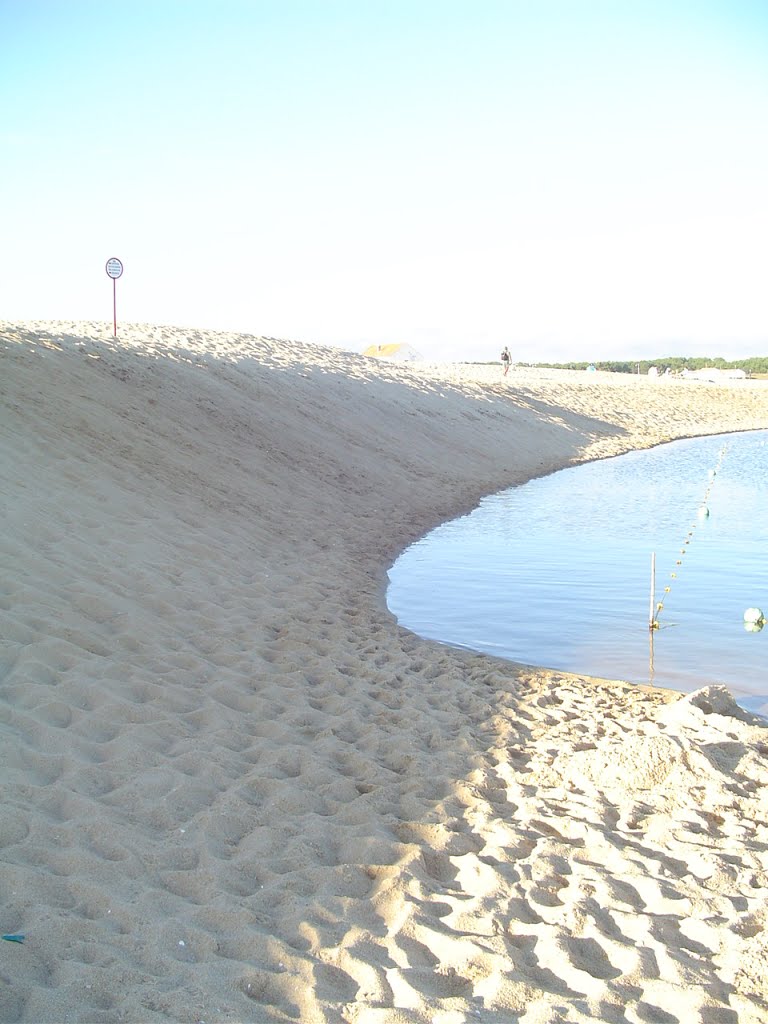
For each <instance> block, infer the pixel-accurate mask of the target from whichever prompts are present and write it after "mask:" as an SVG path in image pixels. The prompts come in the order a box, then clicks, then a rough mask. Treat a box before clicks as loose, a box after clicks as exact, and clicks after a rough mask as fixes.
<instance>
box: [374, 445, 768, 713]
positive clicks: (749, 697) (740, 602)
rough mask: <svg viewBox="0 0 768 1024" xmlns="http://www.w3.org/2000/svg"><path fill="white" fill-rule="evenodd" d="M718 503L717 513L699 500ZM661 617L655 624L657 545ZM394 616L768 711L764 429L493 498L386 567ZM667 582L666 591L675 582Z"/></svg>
mask: <svg viewBox="0 0 768 1024" xmlns="http://www.w3.org/2000/svg"><path fill="white" fill-rule="evenodd" d="M704 505H706V509H707V511H708V513H709V514H708V515H706V514H705V513H704V511H703V506H704ZM653 552H655V560H656V587H655V599H654V607H655V606H656V605H657V604H658V603H661V604H662V605H663V607H662V608H661V609H660V610H658V609H657V614H658V624H659V628H658V629H655V630H653V631H651V630H649V628H648V621H649V615H650V606H651V555H652V553H653ZM389 577H390V586H389V588H388V592H387V603H388V606H389V609H390V611H391V612H392V613H393V614H394V615H395V616H396V617H397V620H398V622H399V623H400V624H401V625H402V626H404V627H406V628H407V629H410V630H412V631H413V632H414V633H417V634H419V635H420V636H424V637H427V638H430V639H433V640H438V641H441V642H443V643H447V644H451V645H454V646H459V647H467V648H471V649H473V650H477V651H482V652H485V653H488V654H493V655H497V656H499V657H502V658H508V659H510V660H513V661H517V662H523V663H525V664H535V665H542V666H546V667H549V668H555V669H562V670H564V671H568V672H575V673H582V674H587V675H592V676H600V677H603V678H610V679H623V680H627V681H630V682H637V683H649V682H651V683H654V684H655V685H657V686H664V687H668V688H671V689H676V690H681V691H684V692H690V691H692V690H695V689H698V688H699V687H700V686H703V685H707V684H709V683H724V684H725V685H726V686H728V688H729V689H730V690H731V692H732V693H733V694H734V696H735V697H736V698H737V700H738V701H739V703H740V704H742V706H744V707H747V708H749V709H750V710H753V711H760V712H761V713H763V714H766V713H768V672H767V671H766V669H767V667H768V626H766V628H765V629H764V630H763V631H762V632H748V631H747V630H746V629H745V625H744V611H745V610H746V609H747V608H749V607H755V606H756V607H759V608H762V610H763V611H764V612H765V613H766V615H768V431H757V432H754V433H747V434H730V435H725V436H718V437H708V438H698V439H694V440H685V441H675V442H671V443H670V444H666V445H662V446H660V447H658V448H654V449H651V450H650V451H645V452H631V453H629V454H627V455H622V456H620V457H617V458H614V459H608V460H603V461H599V462H593V463H589V464H586V465H583V466H576V467H572V468H569V469H565V470H561V471H560V472H558V473H554V474H552V475H551V476H547V477H542V478H540V479H538V480H532V481H530V482H529V483H527V484H525V485H523V486H521V487H515V488H512V489H510V490H507V491H504V492H502V493H500V494H496V495H493V496H491V497H488V498H486V499H484V500H483V501H482V502H481V504H480V506H479V507H478V508H477V509H476V510H475V511H474V512H472V513H471V514H470V515H468V516H463V517H462V518H461V519H457V520H454V521H452V522H449V523H445V524H444V525H443V526H441V527H439V528H438V529H436V530H434V531H433V532H432V533H430V534H429V535H428V536H426V537H425V538H423V539H422V540H421V541H419V542H418V543H416V544H414V545H413V546H412V547H410V548H408V550H406V551H405V552H404V553H403V554H402V555H401V556H400V558H399V559H398V560H397V562H396V563H395V564H394V565H393V566H392V568H391V569H390V572H389ZM666 588H669V589H668V590H667V589H666Z"/></svg>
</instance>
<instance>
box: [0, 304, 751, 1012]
mask: <svg viewBox="0 0 768 1024" xmlns="http://www.w3.org/2000/svg"><path fill="white" fill-rule="evenodd" d="M0 360H1V361H2V367H1V371H0V392H1V397H2V415H1V416H0V479H1V480H2V490H1V491H0V501H2V509H3V532H2V538H1V540H0V545H1V550H2V567H3V568H2V574H1V575H0V607H1V608H2V630H1V631H0V640H1V643H0V680H1V681H2V688H1V692H0V712H1V715H2V718H1V720H2V739H3V742H2V751H3V776H2V782H3V805H2V814H1V815H0V848H1V850H2V860H3V887H2V909H1V910H0V925H1V926H2V928H1V930H2V933H3V934H4V935H6V936H7V935H16V936H24V941H23V942H20V941H8V940H6V941H2V942H0V956H1V957H2V960H1V961H0V972H1V976H2V985H1V986H0V1020H2V1021H3V1022H39V1024H63V1022H73V1024H86V1022H87V1024H91V1022H104V1024H112V1022H115V1024H117V1022H128V1024H142V1022H160V1021H174V1022H184V1024H202V1022H205V1024H216V1022H254V1024H262V1022H269V1024H271V1022H284V1021H291V1022H302V1024H314V1022H318V1024H321V1022H322V1024H332V1022H333V1024H335V1022H344V1024H406V1022H407V1024H463V1022H473V1021H481V1022H489V1024H579V1022H586V1021H603V1022H609V1024H614V1022H615V1024H624V1022H628V1024H645V1022H662V1024H673V1022H679V1024H760V1022H762V1024H765V1022H766V1021H768V903H767V902H766V896H768V824H766V822H768V796H767V795H766V788H765V783H766V781H768V729H766V723H765V721H764V720H763V719H760V718H757V717H753V716H750V715H748V714H747V713H746V712H744V711H741V710H740V709H739V708H738V707H737V705H736V704H735V702H734V701H733V700H732V698H731V697H730V695H729V693H728V692H727V691H725V690H724V689H723V688H722V687H719V686H718V680H717V679H708V678H703V679H702V680H701V690H699V691H697V692H696V693H695V694H692V695H689V696H684V695H681V694H677V693H673V692H671V691H665V690H659V689H651V688H647V687H639V686H631V685H628V684H626V683H624V682H622V681H620V680H613V681H612V680H595V679H590V678H587V677H580V676H573V675H567V674H564V673H562V672H555V671H550V670H547V669H546V668H537V667H532V666H518V665H513V664H511V663H508V662H503V661H500V660H495V659H493V658H489V657H485V656H481V655H476V654H472V653H469V652H465V651H460V650H455V649H451V648H448V647H443V646H439V645H437V644H433V643H430V642H428V641H425V640H422V639H420V638H418V637H416V636H414V635H412V634H410V633H408V632H407V631H405V630H403V629H401V628H399V627H398V625H397V624H396V622H395V621H394V619H393V617H392V616H391V615H390V614H389V612H388V611H387V607H386V603H385V588H386V580H387V576H386V573H387V569H388V567H389V566H390V565H391V563H392V562H393V561H394V559H395V558H396V557H397V555H398V554H399V553H400V552H401V551H402V550H403V549H404V548H405V547H406V546H407V545H408V544H409V543H411V542H413V541H414V540H416V539H417V538H418V537H420V536H422V535H423V534H424V533H426V532H427V531H428V530H429V529H431V528H432V527H434V526H436V525H437V524H438V523H440V522H442V521H444V520H446V519H449V518H452V517H454V516H457V515H459V514H461V513H464V512H467V511H469V510H470V509H471V508H473V507H474V505H475V504H476V503H477V501H478V500H479V499H480V498H481V497H482V496H483V495H486V494H488V493H492V492H495V491H498V490H501V489H502V488H505V487H508V486H511V485H513V484H517V483H521V482H523V481H525V480H528V479H530V478H531V477H534V476H537V475H541V474H544V473H548V472H551V471H553V470H556V469H558V468H561V467H564V466H567V465H572V464H575V463H578V462H582V461H585V460H590V459H596V458H602V457H607V456H611V455H615V454H619V453H621V452H625V451H628V450H630V449H638V448H644V447H649V446H651V445H655V444H658V443H661V442H664V441H667V440H671V439H674V438H678V437H690V436H697V435H702V434H713V433H719V432H728V431H735V430H748V429H756V428H768V382H763V381H732V382H728V383H723V384H710V383H706V382H701V381H684V380H672V379H670V380H665V379H660V380H652V379H648V378H645V377H636V376H630V375H626V376H625V375H615V374H604V373H579V372H576V371H556V370H548V371H545V370H532V369H517V370H515V371H513V372H510V374H509V376H508V377H506V378H502V376H501V370H500V368H499V367H498V366H470V365H459V364H454V365H445V366H443V365H424V364H409V365H404V364H391V363H386V362H382V361H379V360H375V359H370V358H365V357H363V356H360V355H356V354H353V353H346V352H342V351H339V350H335V349H330V348H322V347H318V346H312V345H304V344H300V343H297V342H287V341H278V340H275V339H267V338H258V337H252V336H246V335H238V334H232V333H217V332H211V331H199V330H189V329H182V328H170V327H155V326H151V325H130V326H128V325H126V326H124V327H121V328H120V331H119V337H118V338H117V339H114V338H113V337H112V325H111V324H106V323H82V322H79V323H72V322H57V323H35V322H26V323H23V324H21V323H2V324H0Z"/></svg>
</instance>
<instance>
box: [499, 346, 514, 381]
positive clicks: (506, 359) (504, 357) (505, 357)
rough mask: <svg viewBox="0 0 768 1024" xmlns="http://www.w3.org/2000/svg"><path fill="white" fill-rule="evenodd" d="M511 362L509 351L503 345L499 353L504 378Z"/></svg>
mask: <svg viewBox="0 0 768 1024" xmlns="http://www.w3.org/2000/svg"><path fill="white" fill-rule="evenodd" d="M511 362H512V356H511V355H510V354H509V349H508V348H507V346H506V345H505V346H504V348H503V350H502V353H501V365H502V366H503V367H504V376H505V377H506V376H507V374H508V373H509V364H510V363H511Z"/></svg>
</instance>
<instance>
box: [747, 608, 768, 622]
mask: <svg viewBox="0 0 768 1024" xmlns="http://www.w3.org/2000/svg"><path fill="white" fill-rule="evenodd" d="M744 621H745V622H765V616H764V615H763V613H762V611H761V609H760V608H747V610H746V611H745V612H744Z"/></svg>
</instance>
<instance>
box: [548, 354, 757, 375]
mask: <svg viewBox="0 0 768 1024" xmlns="http://www.w3.org/2000/svg"><path fill="white" fill-rule="evenodd" d="M530 365H531V366H540V367H546V368H548V369H551V370H586V369H587V367H588V366H594V368H595V369H596V370H608V371H609V372H610V373H646V374H647V373H648V370H649V368H650V367H651V366H656V367H658V368H659V370H666V368H667V367H669V368H670V369H671V370H672V372H673V373H679V372H680V371H681V370H703V369H704V368H705V367H709V366H716V367H717V368H718V369H720V370H745V371H746V372H747V373H750V374H764V373H765V374H768V356H752V357H751V358H749V359H731V360H728V359H723V358H721V357H720V356H715V357H714V358H712V357H710V356H662V357H660V358H659V359H635V360H629V359H617V360H610V361H608V362H597V361H596V362H586V363H531V364H530Z"/></svg>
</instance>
